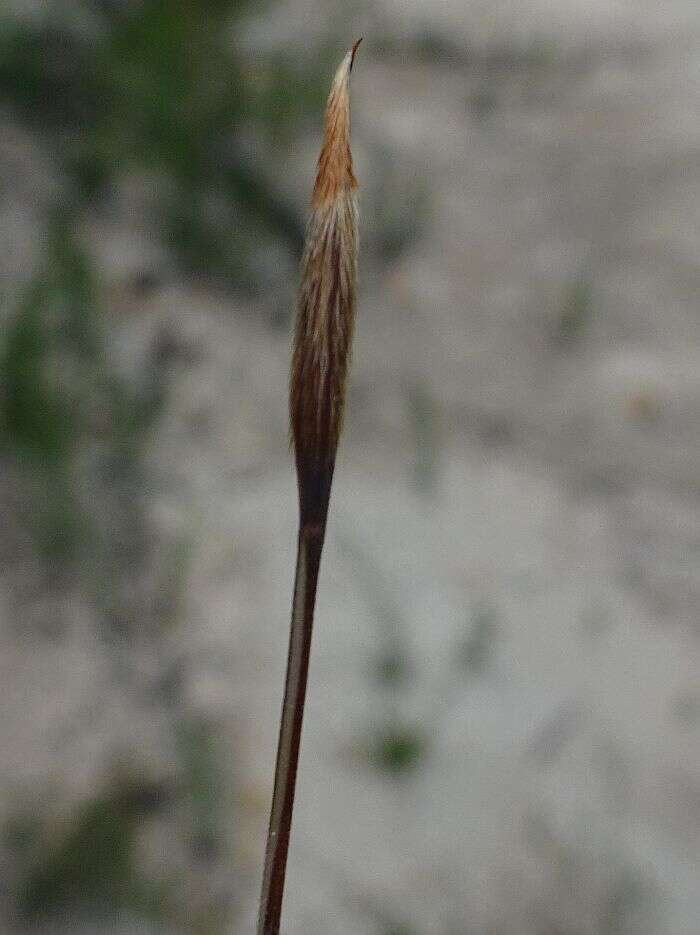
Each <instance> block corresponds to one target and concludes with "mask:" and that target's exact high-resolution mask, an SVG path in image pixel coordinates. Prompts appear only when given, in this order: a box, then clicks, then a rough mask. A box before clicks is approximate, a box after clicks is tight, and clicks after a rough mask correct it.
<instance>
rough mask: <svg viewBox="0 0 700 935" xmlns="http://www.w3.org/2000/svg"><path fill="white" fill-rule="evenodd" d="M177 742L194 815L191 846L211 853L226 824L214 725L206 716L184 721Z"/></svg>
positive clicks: (217, 846)
mask: <svg viewBox="0 0 700 935" xmlns="http://www.w3.org/2000/svg"><path fill="white" fill-rule="evenodd" d="M177 744H178V751H179V754H180V761H181V763H182V770H183V780H184V792H185V795H186V797H187V799H188V801H189V805H190V809H191V815H192V837H191V842H192V846H193V849H194V850H195V851H196V852H197V853H198V854H201V855H203V856H211V855H212V854H215V853H216V852H217V850H218V848H219V846H220V844H221V829H222V827H223V824H224V816H223V814H222V808H223V802H222V794H223V790H222V786H223V782H222V776H221V771H220V768H219V763H218V757H217V750H216V744H215V739H214V734H213V731H212V727H211V725H210V724H209V723H208V722H206V721H203V720H193V719H190V720H184V721H182V722H181V723H180V724H179V725H178V729H177Z"/></svg>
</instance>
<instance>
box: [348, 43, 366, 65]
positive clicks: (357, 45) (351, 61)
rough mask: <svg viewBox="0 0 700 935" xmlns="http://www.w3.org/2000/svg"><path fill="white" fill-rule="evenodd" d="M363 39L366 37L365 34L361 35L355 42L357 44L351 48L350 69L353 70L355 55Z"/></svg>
mask: <svg viewBox="0 0 700 935" xmlns="http://www.w3.org/2000/svg"><path fill="white" fill-rule="evenodd" d="M363 39H364V36H360V38H359V39H358V40H357V42H356V43H355V45H354V46H353V47H352V48H351V49H350V71H352V66H353V63H354V61H355V55H356V53H357V50H358V49H359V47H360V43H361V42H362V40H363Z"/></svg>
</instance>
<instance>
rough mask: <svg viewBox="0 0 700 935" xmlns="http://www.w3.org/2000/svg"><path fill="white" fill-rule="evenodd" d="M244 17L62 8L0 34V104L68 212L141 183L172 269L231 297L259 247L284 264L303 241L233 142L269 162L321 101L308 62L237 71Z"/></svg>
mask: <svg viewBox="0 0 700 935" xmlns="http://www.w3.org/2000/svg"><path fill="white" fill-rule="evenodd" d="M253 6H254V5H253V4H252V3H251V2H242V0H198V2H194V3H187V4H173V3H171V2H169V0H135V2H131V3H110V2H98V0H91V2H83V3H79V2H78V0H72V2H67V3H66V4H65V5H64V13H63V15H62V16H60V17H59V16H54V17H46V18H44V19H41V20H31V21H28V22H19V23H17V22H16V21H11V20H9V18H8V19H7V20H6V21H5V22H0V26H1V27H2V32H1V33H0V36H1V38H0V97H1V98H4V99H5V100H6V101H7V102H9V103H10V105H11V106H12V108H13V109H14V111H15V113H17V114H18V115H19V116H20V117H21V119H22V120H23V121H25V122H26V123H27V124H29V125H30V126H32V127H33V128H34V129H35V130H37V131H38V132H39V133H40V134H41V135H42V136H43V137H45V139H46V140H47V142H48V143H49V144H50V151H51V152H52V153H53V154H55V156H56V157H57V159H58V162H59V168H60V169H62V170H63V171H64V172H65V173H67V175H68V177H69V178H70V179H72V182H73V192H72V196H71V197H72V199H73V200H74V201H75V203H76V204H84V203H86V202H87V201H88V200H92V199H94V198H95V197H96V196H98V195H100V194H103V193H105V192H107V191H108V190H109V187H110V186H111V185H112V184H114V183H115V182H118V181H119V179H120V178H122V177H123V176H124V175H126V174H128V173H133V172H137V173H146V174H148V175H149V177H150V178H152V179H153V180H154V181H153V209H154V212H155V220H156V221H157V223H158V226H159V229H160V230H161V232H162V234H163V236H164V238H165V241H166V244H167V246H169V247H170V248H171V249H172V251H173V253H174V255H175V256H176V258H177V259H178V260H179V261H180V262H181V264H182V266H183V268H184V269H185V270H187V271H189V272H206V273H208V274H214V275H222V276H224V277H226V278H227V279H229V280H230V281H232V282H234V283H235V284H236V285H245V284H246V281H247V277H248V278H249V276H250V271H249V270H248V269H247V268H246V263H247V252H248V250H249V249H250V247H251V245H252V244H254V243H255V242H256V241H257V242H259V239H260V237H261V236H263V237H264V236H272V237H276V238H277V239H278V240H279V239H281V240H282V241H283V242H286V243H287V245H288V246H289V248H290V249H291V251H292V252H298V251H299V250H300V248H301V244H302V241H303V222H302V220H301V219H300V218H299V217H298V216H297V213H296V212H295V211H294V210H293V209H292V208H290V207H289V206H288V205H287V204H286V203H285V201H284V198H283V197H282V196H281V195H280V192H279V191H277V190H276V189H275V186H274V185H272V183H271V181H270V178H269V173H266V172H264V171H263V170H262V169H261V164H262V160H256V162H255V164H253V163H252V161H251V160H249V159H247V158H245V157H244V155H243V154H242V152H241V150H240V147H239V146H238V139H237V135H238V134H239V132H240V131H241V130H242V129H243V128H245V129H246V131H250V130H251V129H254V132H255V133H256V134H258V135H259V137H260V138H262V139H263V140H266V142H267V150H268V152H269V151H270V150H271V149H273V148H274V147H275V146H277V147H279V146H280V145H284V143H285V141H286V140H287V139H288V132H289V130H290V129H291V128H295V129H298V126H299V123H300V121H301V120H302V119H303V117H304V116H305V115H306V114H308V113H309V112H313V113H318V112H319V110H320V108H321V106H322V100H323V83H322V82H319V81H318V63H311V65H310V66H309V65H300V64H299V63H298V62H296V61H295V60H294V59H292V58H291V57H290V56H285V55H282V54H278V55H276V56H273V57H271V58H270V59H268V60H267V61H260V60H251V59H248V58H247V57H246V55H245V54H244V53H243V52H242V51H241V50H240V49H239V48H238V47H237V45H236V43H235V36H236V29H235V26H236V24H238V23H240V22H241V19H242V17H243V16H244V15H245V14H246V13H247V12H248V10H249V9H252V8H253ZM256 12H257V9H256Z"/></svg>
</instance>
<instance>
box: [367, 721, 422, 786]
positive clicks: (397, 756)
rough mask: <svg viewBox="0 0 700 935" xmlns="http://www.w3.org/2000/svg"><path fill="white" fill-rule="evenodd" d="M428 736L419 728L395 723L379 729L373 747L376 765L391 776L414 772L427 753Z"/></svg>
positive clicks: (372, 756) (372, 755) (373, 758)
mask: <svg viewBox="0 0 700 935" xmlns="http://www.w3.org/2000/svg"><path fill="white" fill-rule="evenodd" d="M427 746H428V744H427V738H426V737H425V736H424V735H423V734H422V732H421V731H420V730H419V729H418V728H414V727H411V726H409V725H404V724H398V723H397V724H393V725H390V726H388V727H386V728H383V729H382V730H380V731H378V733H377V735H376V737H375V739H374V743H373V745H372V749H371V760H372V762H373V763H374V765H375V766H376V767H377V768H378V769H380V770H382V771H383V772H385V773H388V774H389V775H391V776H394V777H399V776H405V775H406V774H408V773H412V772H413V771H414V770H415V769H417V767H418V766H419V765H420V764H421V762H423V760H424V759H425V757H426V755H427Z"/></svg>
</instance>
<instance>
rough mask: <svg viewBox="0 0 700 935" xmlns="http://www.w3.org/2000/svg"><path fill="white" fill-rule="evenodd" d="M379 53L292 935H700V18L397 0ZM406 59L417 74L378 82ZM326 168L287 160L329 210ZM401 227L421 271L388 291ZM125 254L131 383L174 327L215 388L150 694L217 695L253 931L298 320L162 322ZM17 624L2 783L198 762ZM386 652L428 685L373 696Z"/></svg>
mask: <svg viewBox="0 0 700 935" xmlns="http://www.w3.org/2000/svg"><path fill="white" fill-rule="evenodd" d="M287 10H288V14H287V16H280V19H281V20H283V21H284V22H285V23H286V25H275V24H273V26H270V24H263V25H262V26H261V30H262V32H264V33H265V36H266V38H267V40H268V41H269V42H270V43H274V42H275V41H278V40H277V39H276V32H275V30H276V29H279V35H280V36H283V35H288V34H289V32H290V31H291V32H292V34H293V35H295V36H299V37H300V38H299V40H298V41H300V42H302V41H303V36H304V23H305V22H308V18H309V17H310V16H311V14H312V13H313V12H314V10H315V6H314V5H313V4H311V3H306V4H304V3H302V2H301V0H299V2H296V0H295V2H290V3H289V4H288V5H287ZM316 12H317V11H316ZM428 13H429V14H430V24H429V25H430V36H429V39H430V43H429V54H428V53H426V52H425V51H424V50H423V51H421V49H422V46H420V42H421V41H423V40H424V39H425V31H426V20H427V18H428ZM356 20H357V22H356V23H353V28H351V29H350V30H348V32H349V33H351V34H354V32H356V31H366V32H367V33H368V36H369V38H368V41H367V42H366V47H363V50H362V56H363V57H362V59H361V60H358V67H357V69H356V74H355V75H354V76H353V120H354V134H355V140H356V143H355V149H356V161H357V170H358V176H359V178H360V180H361V182H362V183H363V191H362V195H361V199H362V200H361V205H362V209H363V217H364V226H363V241H364V244H365V246H364V248H363V251H364V252H363V258H362V264H361V268H362V285H361V293H360V300H359V318H358V326H357V343H356V351H355V361H354V369H353V377H352V388H351V394H350V401H349V412H348V419H347V427H346V434H345V437H344V440H343V445H342V451H341V456H340V460H339V465H338V470H337V480H336V490H335V493H334V501H333V506H332V516H331V521H330V527H329V538H328V542H327V548H326V553H325V556H324V564H323V574H322V584H321V592H320V595H319V602H318V609H317V620H318V626H317V632H316V642H315V646H314V658H313V662H312V672H311V683H310V697H309V706H308V713H307V721H306V726H305V736H304V744H303V753H302V762H301V768H300V775H299V799H298V811H297V814H296V818H295V827H294V838H293V846H292V851H291V857H290V872H289V879H288V897H287V903H286V918H287V927H286V931H287V932H288V933H289V935H302V933H303V935H314V933H318V935H321V933H325V932H328V931H333V933H334V935H345V933H347V935H350V933H353V935H359V933H365V932H366V933H368V935H371V933H384V935H388V933H389V932H392V931H393V932H396V933H398V932H399V931H401V932H404V931H405V932H406V933H409V932H410V933H413V932H415V933H416V935H466V933H469V935H471V933H479V935H482V933H483V935H487V933H488V935H605V933H627V935H633V933H634V935H698V933H700V922H699V921H698V919H700V896H699V892H700V891H699V889H698V885H697V882H698V875H699V872H700V866H699V865H698V853H700V817H699V816H700V744H699V743H698V739H699V736H698V732H699V731H700V687H699V682H698V666H699V664H700V643H699V636H700V634H699V632H698V607H699V597H700V564H699V562H698V558H699V557H700V496H699V494H700V487H699V483H698V463H699V459H700V427H699V423H698V418H697V413H698V409H699V406H700V350H699V347H700V344H699V338H700V318H699V317H698V296H699V289H700V260H699V257H700V226H699V224H698V216H699V215H698V207H699V201H698V190H699V189H698V183H700V119H699V115H698V107H697V102H698V90H699V89H698V77H699V76H700V13H699V12H698V8H697V5H695V4H691V3H681V2H677V3H671V4H666V5H665V6H664V7H663V8H660V7H658V5H657V4H652V3H644V2H641V0H637V2H632V0H627V2H622V0H620V2H617V3H605V4H604V3H602V2H601V3H598V2H595V3H592V2H583V0H580V2H576V3H573V2H570V3H568V4H559V5H557V9H556V11H554V12H553V11H552V9H551V5H550V4H548V3H544V2H536V0H528V2H521V3H517V4H516V3H505V2H503V3H493V2H492V3H488V4H487V3H473V4H469V5H465V4H458V3H454V2H442V3H438V2H434V3H431V4H429V5H426V4H416V3H414V2H411V0H386V2H385V3H384V4H383V6H382V12H381V13H378V12H377V11H369V10H367V9H366V8H365V9H364V10H363V11H361V12H360V13H358V14H357V17H356ZM329 24H330V19H329ZM373 24H374V27H375V32H378V31H379V30H380V27H381V29H382V30H383V33H382V34H383V35H387V34H388V33H390V32H391V27H393V26H395V27H396V28H395V29H394V30H393V31H394V32H395V33H396V34H398V35H399V36H400V38H401V40H402V42H408V43H409V47H410V48H412V49H413V51H406V46H403V45H397V46H395V47H393V48H392V47H391V43H387V42H385V43H384V46H382V47H381V49H380V45H381V44H380V43H379V42H377V48H374V49H373V46H372V39H371V33H370V29H371V27H372V25H373ZM355 26H357V29H355V28H354V27H355ZM327 28H328V29H330V28H331V26H330V25H328V27H327ZM513 36H515V37H516V39H517V41H514V40H513ZM251 41H253V39H251ZM411 44H412V45H411ZM316 142H317V141H316V140H313V139H309V140H306V141H304V142H303V143H302V142H301V141H300V143H299V146H298V149H297V151H296V152H294V153H292V154H290V158H289V161H288V173H289V177H290V178H292V179H295V180H296V181H294V182H290V186H292V187H293V189H294V191H295V192H296V197H297V198H298V199H299V202H300V203H301V202H302V200H303V198H304V197H305V196H304V194H303V193H304V192H305V191H306V190H308V188H309V185H310V175H311V167H312V166H313V159H314V156H313V152H314V150H315V147H316ZM385 153H389V154H390V156H391V162H392V165H393V170H394V172H395V175H394V176H393V177H394V178H395V179H399V182H398V183H397V182H395V183H394V188H393V189H387V188H385V187H383V185H382V183H381V180H380V179H378V178H377V171H376V166H377V164H378V161H379V159H380V156H381V155H382V154H385ZM424 202H425V204H426V205H427V208H426V209H425V210H423V209H422V208H421V207H420V206H421V205H422V204H423V203H424ZM387 216H389V217H390V219H391V221H392V224H393V225H394V226H395V227H396V228H397V229H398V231H399V233H400V235H401V236H402V238H403V239H404V240H405V241H406V242H407V246H406V248H405V249H404V250H403V252H402V253H401V254H400V255H399V258H398V259H396V260H393V261H387V262H384V263H380V262H379V260H378V259H377V255H378V249H379V248H378V243H379V240H380V236H381V219H382V218H384V219H386V217H387ZM417 218H419V219H420V222H421V223H420V227H418V226H417ZM412 225H416V229H417V230H418V234H417V236H415V237H413V236H412V232H411V230H410V228H411V226H412ZM91 229H92V232H93V233H95V234H97V235H99V236H97V237H95V241H96V242H99V243H101V244H102V245H103V246H102V247H101V248H100V249H101V250H103V252H104V256H105V257H106V258H107V259H106V260H105V270H106V272H105V276H106V279H107V281H108V284H109V287H110V288H111V289H112V290H113V292H112V295H113V301H114V304H115V307H117V308H119V309H120V311H121V314H122V318H121V319H120V321H121V325H120V328H119V329H118V331H117V332H115V342H119V341H121V343H122V345H123V355H124V360H125V366H127V365H131V366H135V367H138V362H139V360H140V356H139V355H140V354H141V353H142V351H143V348H144V347H146V346H147V344H148V340H149V336H150V335H151V334H152V333H153V332H154V330H155V329H157V328H158V327H159V326H161V325H162V324H163V323H164V322H165V323H167V325H168V327H169V328H170V329H172V331H173V332H174V333H175V334H176V335H177V337H178V340H179V341H181V342H182V344H183V345H184V346H185V347H188V348H190V349H192V351H193V353H192V354H191V355H190V356H189V359H188V362H187V363H183V364H182V365H181V366H180V368H179V369H178V371H177V372H176V374H175V375H174V377H173V379H172V383H171V391H170V396H169V401H168V405H167V411H166V413H165V415H164V418H163V420H162V422H161V424H160V425H159V427H158V430H157V433H156V436H155V438H154V439H153V441H152V445H151V448H150V451H149V461H150V468H151V474H152V478H153V481H152V482H153V493H152V495H151V497H150V519H151V522H152V524H153V528H154V529H155V530H157V531H158V535H159V536H160V537H162V539H163V541H169V540H173V541H174V540H177V538H178V536H180V535H186V536H187V537H188V538H189V541H190V543H191V552H190V554H191V564H190V566H189V570H188V573H187V581H186V587H185V589H184V591H185V596H184V598H183V602H184V603H183V611H182V623H181V625H180V628H179V630H177V631H176V632H175V633H174V634H173V635H172V636H171V637H169V638H166V639H164V641H163V642H162V643H159V644H158V646H157V647H154V646H152V645H150V644H147V645H144V648H143V657H142V671H140V672H139V674H138V676H137V680H138V679H141V680H142V682H140V683H139V684H147V683H148V680H149V679H150V678H152V677H154V676H153V673H154V672H159V671H161V670H162V669H163V668H164V667H165V666H166V662H167V660H170V659H177V660H184V664H185V666H186V672H187V677H186V680H185V688H184V695H183V699H182V702H181V703H182V705H184V706H185V707H186V709H187V711H188V712H189V713H190V714H192V713H193V714H195V715H197V716H201V717H204V718H207V719H209V720H211V721H213V722H214V723H216V724H217V725H218V728H219V736H220V739H221V746H222V747H223V749H227V750H229V751H230V753H229V756H230V759H231V762H230V764H228V766H229V767H230V777H231V782H232V785H233V788H234V791H235V794H234V793H232V797H233V799H234V804H233V805H232V814H233V815H234V823H235V829H234V830H233V831H232V836H233V838H234V844H233V850H234V854H235V857H234V861H235V868H236V869H235V876H236V884H235V895H236V900H237V904H238V906H239V912H238V915H237V920H236V927H235V931H237V932H239V931H240V932H246V931H251V930H252V926H253V922H252V920H253V917H254V913H255V902H256V899H257V890H258V885H259V873H260V861H261V856H262V842H263V837H264V829H265V825H266V821H267V805H268V795H269V792H270V771H271V766H272V763H273V758H274V745H275V741H276V731H277V714H278V707H279V702H280V694H281V686H282V678H283V668H284V657H285V652H286V628H287V617H288V605H289V598H290V588H291V578H292V572H293V561H294V556H293V551H292V546H293V542H294V538H295V523H296V512H295V499H294V498H295V490H294V478H293V475H292V471H291V467H290V462H289V457H288V452H287V448H286V412H285V393H286V373H287V366H288V337H287V333H286V331H284V330H279V329H278V330H274V329H272V328H271V327H270V317H271V316H270V307H269V304H270V303H269V300H268V299H267V297H262V298H261V299H260V301H259V302H257V303H256V302H254V301H251V302H249V303H248V304H247V305H246V304H243V303H242V302H238V303H236V305H235V307H234V305H233V304H232V302H231V301H230V300H228V299H222V298H220V297H217V296H216V295H215V294H213V293H209V292H207V291H205V290H204V289H200V290H196V289H193V288H191V287H187V286H184V285H182V284H181V283H177V282H169V283H166V284H165V285H164V286H163V287H159V288H157V289H156V291H155V293H154V294H153V295H152V296H150V297H149V298H148V299H146V300H145V301H144V302H143V303H140V304H139V305H138V307H137V308H135V307H133V305H131V306H128V307H127V303H126V302H125V300H123V299H122V298H120V295H121V292H120V289H121V286H120V283H121V282H122V280H124V281H127V280H128V279H129V277H130V276H131V275H132V274H133V272H134V270H135V269H136V268H138V267H139V265H142V263H143V256H144V255H147V256H148V253H146V254H144V252H143V249H147V245H144V246H143V249H142V244H141V241H140V240H139V239H138V238H139V235H138V233H137V232H135V231H133V230H131V229H130V228H129V226H128V224H125V222H124V220H123V219H116V220H106V221H105V220H104V219H103V220H101V221H99V222H98V221H95V222H94V224H93V226H92V228H91ZM125 244H126V246H124V245H125ZM134 244H136V247H134ZM12 581H13V584H12V586H13V587H14V586H15V584H16V581H15V579H14V578H13V579H12ZM6 595H7V596H6V602H5V603H6V608H7V614H6V615H5V620H6V627H5V634H4V636H3V655H2V663H1V665H2V676H1V679H0V684H2V686H3V687H2V690H1V691H2V702H3V711H4V712H5V713H4V715H3V719H2V725H1V726H0V745H1V746H2V749H4V750H5V751H9V754H6V756H5V757H4V758H3V761H2V765H1V767H0V783H2V785H3V786H4V787H5V788H6V789H7V788H12V789H15V790H16V789H17V788H18V787H23V786H27V785H29V784H39V785H42V784H46V783H47V782H49V780H50V783H51V784H52V788H54V789H58V790H59V792H58V793H57V795H58V796H59V798H60V797H63V799H65V801H66V802H71V801H75V800H76V799H77V798H79V797H80V796H81V795H84V794H86V792H87V791H88V790H89V789H90V788H91V784H92V783H93V782H94V781H95V777H96V776H99V775H101V773H102V771H103V770H104V763H105V761H106V759H107V758H108V754H109V751H111V750H113V749H114V748H115V746H119V745H120V744H123V745H124V747H125V748H131V747H135V748H137V749H139V750H142V751H143V750H148V751H149V756H151V757H152V758H153V760H154V762H158V761H159V758H160V759H161V760H162V761H164V762H167V760H168V757H169V755H170V751H169V749H168V746H167V743H166V742H165V741H163V739H162V738H163V734H164V731H163V717H164V716H163V717H161V715H160V714H158V713H157V712H156V713H153V712H152V711H151V712H150V713H149V714H148V715H147V716H144V714H143V711H144V707H143V704H142V702H141V700H140V699H139V697H137V693H136V692H132V691H130V690H129V689H128V688H125V687H124V685H123V684H121V683H120V682H119V681H118V680H114V679H111V676H110V675H109V672H108V671H106V663H105V660H104V651H103V650H102V649H101V648H100V646H99V641H97V640H96V638H95V637H94V636H92V637H91V636H90V635H89V634H90V632H91V630H90V624H89V620H87V619H81V616H80V614H79V613H78V614H76V612H75V610H76V604H75V601H69V602H68V604H67V608H69V611H68V609H67V610H66V615H68V613H69V615H70V619H71V624H70V626H69V627H68V630H67V632H66V633H64V635H63V637H62V638H61V640H59V641H58V643H56V642H54V643H51V644H50V645H47V646H45V647H44V648H43V649H42V648H37V646H36V645H35V644H32V645H31V646H25V644H24V643H23V642H22V640H21V639H20V638H19V637H18V636H17V634H16V631H15V630H14V629H13V628H12V626H11V620H12V606H13V605H12V601H13V600H14V598H13V597H12V591H11V589H10V588H9V586H8V588H7V589H6ZM87 616H89V614H88V611H87V610H86V611H85V615H84V617H85V618H87ZM465 640H466V654H467V655H466V656H465ZM387 652H388V653H390V654H391V658H392V659H398V660H399V661H401V662H405V664H406V666H407V667H408V671H409V677H408V679H407V681H406V683H405V684H399V685H398V686H394V687H391V686H388V687H387V686H386V685H382V684H380V683H379V682H378V681H377V679H376V677H374V676H373V674H372V673H373V672H374V670H375V669H376V663H377V659H378V658H380V657H382V656H383V654H385V653H387ZM470 654H471V655H470ZM97 700H99V704H97ZM85 710H87V711H89V712H90V715H89V717H88V718H87V721H88V724H89V726H88V727H87V728H86V729H84V730H73V731H72V732H71V731H68V732H66V731H63V733H62V730H63V727H62V725H63V726H65V724H76V723H81V721H80V712H81V711H85ZM397 725H400V726H401V728H402V729H405V730H406V731H408V732H409V734H410V736H411V737H412V738H418V740H419V741H420V744H421V746H420V756H418V757H417V764H416V766H415V769H413V770H412V771H411V772H409V773H407V774H406V775H401V776H399V777H396V776H392V775H389V774H388V773H387V772H386V770H384V771H382V769H380V768H378V767H377V766H376V764H374V763H373V761H372V758H371V756H369V755H368V749H369V748H371V747H372V745H373V744H374V743H375V742H376V738H377V737H380V736H382V732H383V731H385V730H386V729H388V727H391V728H392V730H396V726H397ZM217 873H218V877H217V881H216V885H217V886H221V887H222V888H225V887H226V885H227V879H228V878H227V876H226V873H224V872H223V871H221V870H219V871H217ZM215 876H216V874H215ZM219 878H220V879H219ZM132 930H133V931H138V932H141V931H144V932H145V931H147V929H145V928H140V927H136V928H133V929H130V928H128V926H127V924H126V923H124V924H123V925H122V926H121V927H117V928H114V929H109V931H110V932H111V931H114V932H115V933H116V932H119V933H120V935H122V933H126V932H127V931H132ZM148 931H150V929H149V930H148Z"/></svg>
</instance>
